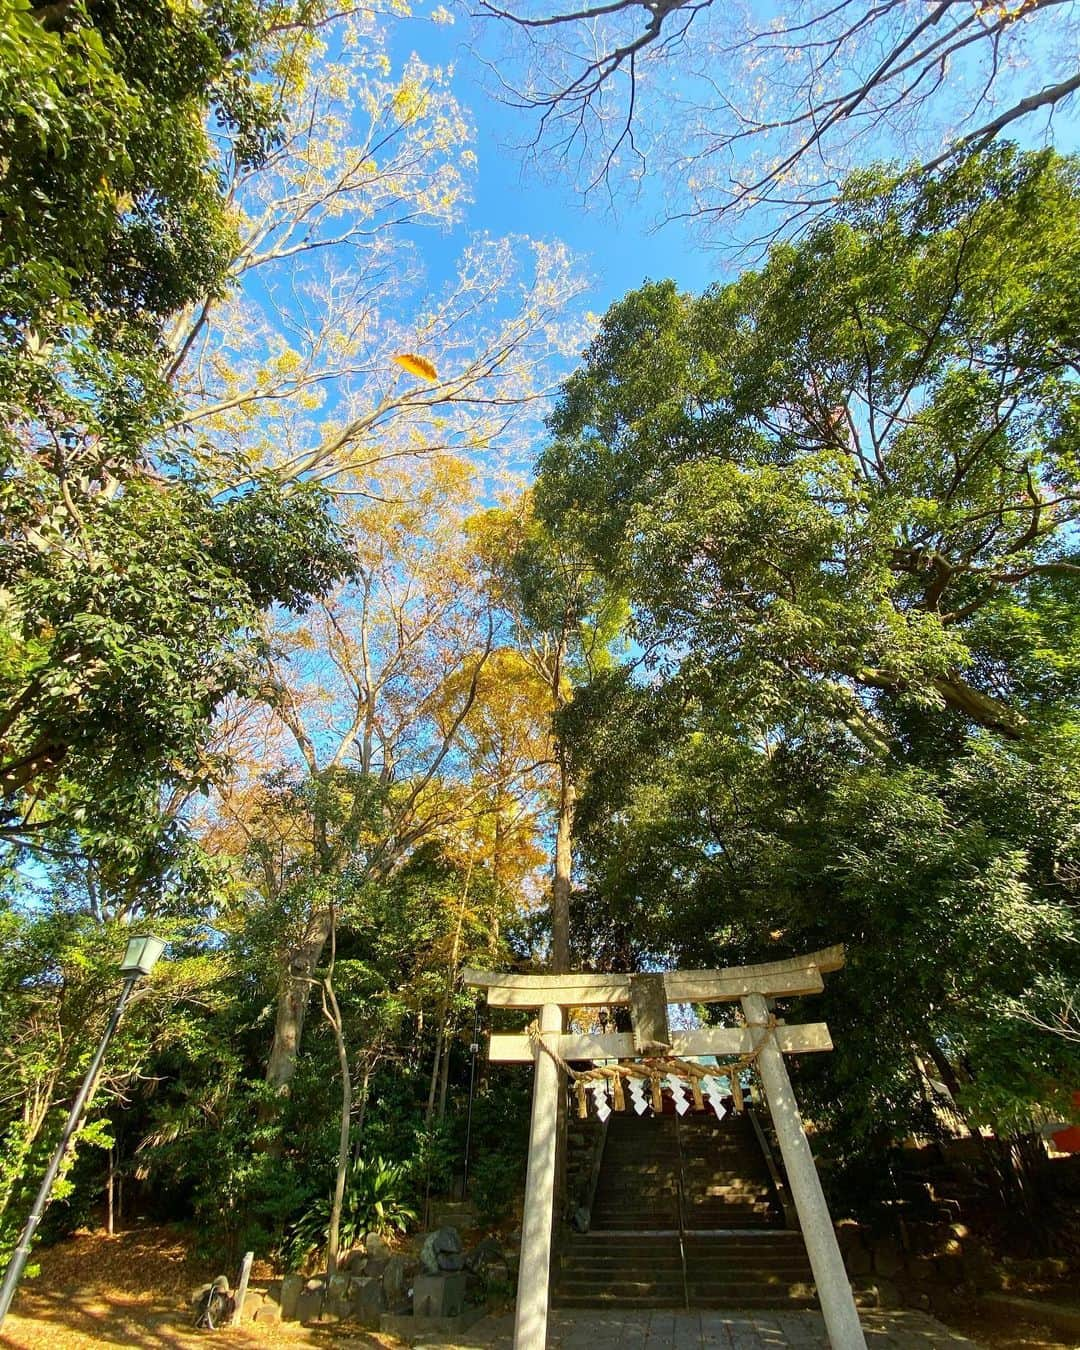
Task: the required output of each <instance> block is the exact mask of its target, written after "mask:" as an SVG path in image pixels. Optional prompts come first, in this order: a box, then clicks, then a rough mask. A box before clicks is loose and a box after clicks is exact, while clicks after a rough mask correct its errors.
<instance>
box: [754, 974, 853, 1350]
mask: <svg viewBox="0 0 1080 1350" xmlns="http://www.w3.org/2000/svg"><path fill="white" fill-rule="evenodd" d="M742 1007H743V1012H744V1013H745V1014H746V1020H747V1021H748V1022H749V1023H751V1024H752V1025H753V1028H754V1032H755V1035H756V1036H758V1037H760V1038H761V1048H760V1051H759V1053H758V1057H757V1066H758V1071H759V1073H760V1074H761V1081H762V1083H763V1085H764V1087H765V1099H766V1101H767V1102H768V1104H769V1112H770V1114H771V1115H772V1120H773V1125H774V1126H775V1128H776V1138H777V1140H778V1142H779V1144H780V1152H781V1154H782V1155H783V1159H784V1166H785V1168H786V1169H787V1176H788V1185H789V1186H790V1187H791V1193H792V1196H793V1197H794V1199H795V1208H796V1209H797V1210H798V1213H799V1223H800V1225H801V1226H802V1232H803V1239H804V1241H805V1242H806V1253H807V1255H808V1256H809V1258H810V1268H811V1269H812V1270H813V1272H814V1283H815V1284H816V1285H817V1292H818V1298H819V1300H820V1302H821V1312H822V1316H823V1317H824V1318H825V1329H826V1331H827V1332H828V1334H829V1344H830V1345H831V1346H832V1347H833V1350H866V1338H865V1336H864V1335H863V1329H862V1324H861V1323H860V1321H859V1313H858V1309H857V1308H856V1307H855V1298H854V1295H853V1294H852V1292H851V1284H850V1282H849V1280H848V1277H847V1271H846V1270H845V1269H844V1258H843V1257H842V1256H841V1255H840V1245H839V1243H838V1242H837V1240H836V1231H835V1229H834V1228H833V1225H832V1219H831V1218H830V1217H829V1207H828V1205H827V1204H826V1203H825V1192H824V1191H823V1190H822V1189H821V1178H820V1177H819V1176H818V1173H817V1168H816V1167H815V1166H814V1155H813V1154H812V1153H811V1152H810V1144H809V1142H808V1141H807V1138H806V1130H805V1129H804V1128H803V1122H802V1117H801V1116H800V1115H799V1108H798V1105H797V1104H796V1101H795V1093H794V1092H793V1090H792V1087H791V1079H790V1078H789V1077H788V1071H787V1065H786V1064H785V1063H784V1056H783V1054H782V1053H781V1051H780V1048H779V1047H778V1046H777V1044H776V1035H775V1033H774V1032H773V1030H772V1029H771V1028H768V1029H766V1030H762V1028H767V1027H768V1021H769V1009H768V1007H767V1005H766V1003H765V999H764V997H763V996H762V995H761V994H747V995H746V996H745V997H744V998H743V999H742Z"/></svg>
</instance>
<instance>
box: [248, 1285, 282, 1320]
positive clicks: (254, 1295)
mask: <svg viewBox="0 0 1080 1350" xmlns="http://www.w3.org/2000/svg"><path fill="white" fill-rule="evenodd" d="M265 1302H266V1295H265V1294H262V1293H260V1292H259V1291H258V1290H257V1289H249V1290H248V1291H247V1293H246V1294H245V1295H244V1315H243V1320H244V1321H245V1322H254V1321H255V1317H256V1315H257V1313H258V1311H259V1309H260V1308H261V1307H262V1306H263V1304H264V1303H265ZM274 1306H275V1307H276V1306H277V1305H276V1304H275V1305H274Z"/></svg>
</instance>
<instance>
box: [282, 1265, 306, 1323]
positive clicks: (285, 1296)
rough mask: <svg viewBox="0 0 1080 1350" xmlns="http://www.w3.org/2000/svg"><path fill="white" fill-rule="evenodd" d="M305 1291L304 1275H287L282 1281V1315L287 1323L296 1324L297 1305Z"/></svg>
mask: <svg viewBox="0 0 1080 1350" xmlns="http://www.w3.org/2000/svg"><path fill="white" fill-rule="evenodd" d="M303 1291H304V1277H303V1275H286V1276H285V1278H284V1279H283V1280H282V1281H281V1315H282V1317H283V1318H284V1319H285V1321H286V1322H295V1321H296V1316H297V1312H296V1310H297V1305H298V1304H299V1302H300V1295H301V1294H302V1293H303Z"/></svg>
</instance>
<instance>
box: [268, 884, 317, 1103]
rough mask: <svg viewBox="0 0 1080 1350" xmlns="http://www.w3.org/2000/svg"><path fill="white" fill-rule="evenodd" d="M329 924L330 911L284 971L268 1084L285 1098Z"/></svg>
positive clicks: (313, 926) (310, 928)
mask: <svg viewBox="0 0 1080 1350" xmlns="http://www.w3.org/2000/svg"><path fill="white" fill-rule="evenodd" d="M330 924H331V920H330V912H329V910H323V911H321V912H320V913H318V914H315V915H313V916H312V918H311V920H310V922H309V923H308V927H307V932H306V933H305V934H304V939H303V941H302V942H301V943H299V945H298V946H296V947H294V948H293V949H292V951H290V952H289V955H288V960H287V962H286V964H285V966H284V967H283V969H282V971H281V984H280V987H279V989H278V1006H277V1019H276V1021H275V1023H274V1040H273V1044H272V1045H271V1047H270V1058H269V1060H268V1061H267V1064H266V1081H267V1082H268V1083H269V1084H270V1086H271V1087H273V1088H275V1089H276V1090H277V1093H278V1095H279V1096H282V1097H287V1096H288V1094H289V1084H290V1082H291V1081H292V1077H293V1075H294V1074H295V1073H296V1061H297V1057H298V1056H299V1054H300V1037H301V1036H302V1035H303V1031H304V1020H305V1018H306V1017H307V1009H308V1001H309V1000H310V998H311V980H312V977H313V975H314V973H315V970H316V968H317V967H318V964H319V962H320V961H321V960H322V954H323V951H324V950H325V948H326V943H327V939H328V938H329V936H330Z"/></svg>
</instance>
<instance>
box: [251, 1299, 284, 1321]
mask: <svg viewBox="0 0 1080 1350" xmlns="http://www.w3.org/2000/svg"><path fill="white" fill-rule="evenodd" d="M255 1321H256V1322H257V1323H258V1325H259V1326H277V1324H278V1323H279V1322H280V1321H281V1307H280V1305H279V1304H277V1303H274V1302H272V1301H271V1300H270V1299H267V1300H266V1302H264V1303H263V1305H262V1307H261V1308H260V1309H259V1311H258V1312H257V1313H256V1314H255Z"/></svg>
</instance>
